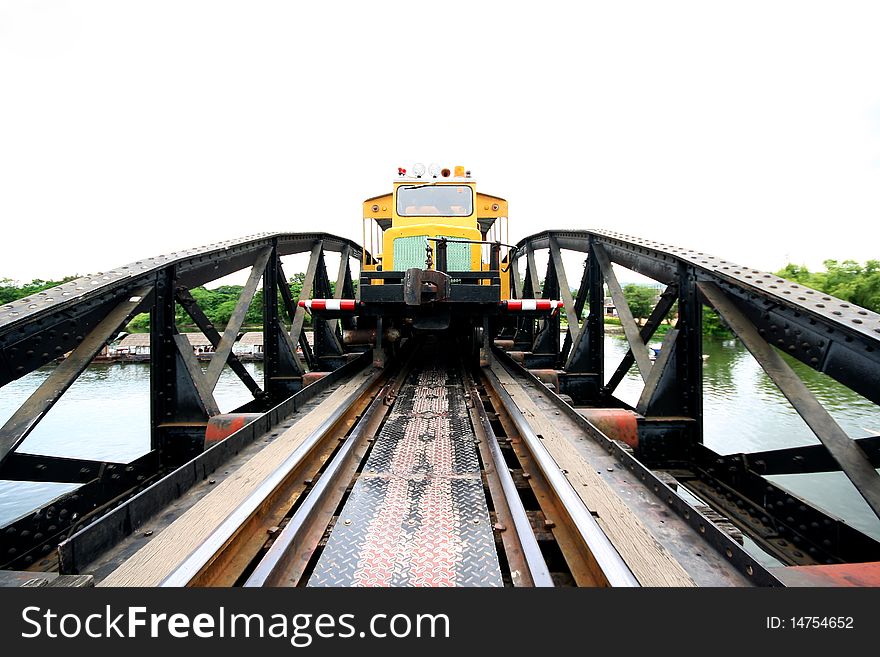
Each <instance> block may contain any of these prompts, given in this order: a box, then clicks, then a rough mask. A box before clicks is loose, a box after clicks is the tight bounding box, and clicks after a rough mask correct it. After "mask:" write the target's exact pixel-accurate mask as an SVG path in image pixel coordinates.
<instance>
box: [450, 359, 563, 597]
mask: <svg viewBox="0 0 880 657" xmlns="http://www.w3.org/2000/svg"><path fill="white" fill-rule="evenodd" d="M466 381H467V383H468V386H469V387H470V388H471V390H470V395H471V399H472V400H473V410H474V413H475V414H476V416H477V418H478V419H479V423H480V427H479V428H481V429H482V434H483V438H484V439H485V441H486V447H487V448H488V452H489V454H490V456H491V459H492V466H493V467H494V471H495V473H494V474H495V478H496V479H497V480H498V483H499V484H500V485H501V491H502V495H503V500H501V502H502V503H503V504H505V505H506V507H507V512H508V513H509V516H510V519H511V521H512V523H513V529H514V535H515V536H516V542H517V543H518V547H519V549H520V551H521V553H522V557H523V561H524V563H525V567H526V569H527V571H528V572H527V573H526V574H527V576H528V580H530V581H527V582H526V583H529V584H531V585H532V586H537V587H549V586H555V585H554V583H553V577H552V576H551V575H550V569H549V568H548V567H547V562H546V561H545V560H544V554H543V553H542V552H541V548H540V547H539V546H538V540H537V538H535V532H534V531H533V530H532V526H531V523H530V522H529V518H528V515H526V510H525V507H524V506H523V503H522V499H521V498H520V496H519V492H518V491H517V489H516V484H515V483H514V481H513V477H512V476H511V475H510V470H509V469H508V467H507V463H506V462H505V460H504V455H503V454H502V453H501V446H500V445H499V444H498V437H497V436H496V435H495V431H494V430H493V429H492V425H491V424H490V422H489V415H488V414H487V413H486V409H485V408H484V407H483V403H482V401H481V399H480V393H479V391H478V390H477V388H476V384H475V382H474V381H473V379H472V378H471V377H470V376H466ZM474 428H475V429H477V430H478V431H479V429H478V428H477V427H474ZM486 465H488V464H486ZM486 474H487V475H488V474H489V472H488V470H487V473H486ZM490 490H491V487H490ZM495 506H496V509H495V510H496V513H498V512H499V510H498V503H497V501H496V504H495ZM508 559H510V556H509V555H508ZM512 570H513V569H511V571H512ZM511 577H512V578H514V583H516V581H515V579H516V578H515V575H514V573H513V572H511Z"/></svg>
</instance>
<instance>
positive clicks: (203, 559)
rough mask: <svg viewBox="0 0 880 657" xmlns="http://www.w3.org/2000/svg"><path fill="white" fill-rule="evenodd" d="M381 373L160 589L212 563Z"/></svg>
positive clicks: (312, 435) (292, 455)
mask: <svg viewBox="0 0 880 657" xmlns="http://www.w3.org/2000/svg"><path fill="white" fill-rule="evenodd" d="M382 374H383V373H382V372H381V371H377V372H375V373H374V374H373V375H372V376H370V377H369V378H368V379H367V380H366V381H364V382H363V383H362V384H361V385H360V386H358V388H357V389H356V390H355V391H354V392H352V393H351V394H349V395H348V396H347V397H346V398H345V400H344V401H343V402H342V403H341V404H340V405H339V406H337V407H336V409H335V410H334V411H333V413H331V414H330V416H328V417H327V418H326V419H325V420H324V421H323V422H321V424H320V425H318V427H316V428H315V429H314V430H313V431H312V432H311V433H310V434H309V436H308V437H307V438H306V439H305V440H304V441H303V442H302V443H300V444H299V445H298V446H297V447H296V449H294V450H293V452H291V453H290V455H289V456H288V457H287V458H286V459H284V461H282V462H281V464H279V466H278V467H277V468H276V469H275V470H274V471H273V472H272V473H271V474H270V475H269V476H268V477H267V478H266V479H264V480H263V481H262V482H261V483H260V484H259V485H258V486H257V488H255V489H254V490H253V491H252V492H251V493H250V494H249V495H248V496H247V497H246V498H245V499H244V501H242V502H241V504H239V505H238V506H237V507H236V508H235V509H233V510H232V511H231V512H230V513H229V515H227V516H226V518H225V519H224V520H223V522H221V523H220V524H219V525H218V526H217V527H216V528H215V529H214V531H213V532H211V534H210V535H209V536H208V538H207V539H205V541H204V542H203V543H201V544H200V545H199V546H198V547H197V548H196V549H195V550H193V551H192V552H191V553H190V554H189V556H187V557H186V558H185V559H184V560H183V561H182V562H181V563H180V564H179V565H178V566H177V567H176V568H175V569H174V570H173V571H172V572H171V573H169V574H168V575H167V576H166V577H165V579H163V580H162V582H160V584H159V586H162V587H181V586H186V585H187V584H189V582H191V581H192V580H193V579H195V578H196V577H197V576H198V575H199V574H200V573H201V572H202V571H203V570H204V569H205V568H206V567H207V566H208V565H209V564H210V563H211V561H212V559H213V558H214V557H215V555H217V554H218V553H219V552H220V551H221V550H222V549H223V547H224V546H225V545H226V544H227V543H228V542H229V541H230V540H231V539H232V538H233V537H234V536H235V535H236V533H237V532H238V530H239V528H240V527H241V526H242V525H243V524H244V523H245V522H246V521H247V520H248V519H250V518H251V517H252V516H253V515H254V514H255V513H257V512H258V511H259V509H260V508H261V507H262V505H263V504H264V502H265V500H266V499H268V498H270V497H271V496H272V494H273V492H274V491H275V490H276V489H277V488H278V487H279V486H281V485H282V484H283V482H284V481H285V480H286V479H287V478H288V477H289V476H291V474H293V473H294V472H295V471H296V469H297V466H298V465H299V464H300V463H301V462H303V460H304V459H305V458H306V457H307V456H308V454H309V453H311V452H312V450H314V449H315V448H316V447H317V446H318V445H319V444H321V443H322V442H323V441H324V439H325V438H326V437H327V435H328V434H329V433H330V432H331V431H332V430H333V428H334V427H335V426H336V425H337V424H338V422H339V421H340V420H341V419H342V418H343V417H344V416H345V414H346V413H347V412H348V411H349V410H350V409H351V408H352V407H353V406H354V405H355V404H356V403H357V402H358V401H359V400H360V399H362V398H363V396H364V395H366V394H367V393H368V391H369V390H370V389H371V388H373V387H374V386H375V384H376V381H377V380H378V379H379V377H381V376H382Z"/></svg>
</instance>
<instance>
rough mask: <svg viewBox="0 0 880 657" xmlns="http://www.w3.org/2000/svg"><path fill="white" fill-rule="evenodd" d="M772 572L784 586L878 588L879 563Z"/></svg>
mask: <svg viewBox="0 0 880 657" xmlns="http://www.w3.org/2000/svg"><path fill="white" fill-rule="evenodd" d="M773 572H774V573H775V574H776V576H777V577H778V578H779V579H780V580H782V582H783V583H784V584H785V585H786V586H880V561H871V562H866V563H845V564H834V565H831V566H790V567H788V568H774V569H773Z"/></svg>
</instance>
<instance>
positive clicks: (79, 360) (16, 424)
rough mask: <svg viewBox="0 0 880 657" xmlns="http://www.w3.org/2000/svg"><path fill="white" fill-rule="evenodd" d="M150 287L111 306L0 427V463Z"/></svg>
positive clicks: (149, 290) (133, 310)
mask: <svg viewBox="0 0 880 657" xmlns="http://www.w3.org/2000/svg"><path fill="white" fill-rule="evenodd" d="M152 289H153V288H152V286H144V287H141V288H138V289H136V290H134V291H133V292H132V293H131V294H130V295H129V296H128V298H127V299H125V300H124V301H122V302H121V303H119V304H118V305H117V306H116V307H115V308H113V309H112V310H111V311H110V312H109V313H108V314H107V316H106V317H104V319H102V320H101V321H100V322H99V323H98V324H97V326H95V328H94V329H92V331H91V332H90V333H89V334H88V335H87V336H86V337H85V339H84V340H83V341H82V342H80V343H79V345H78V346H77V347H76V348H75V349H74V350H73V351H72V352H71V353H70V355H69V356H68V357H67V358H65V359H64V360H63V361H61V363H60V364H59V365H58V367H56V368H55V369H54V370H53V371H52V373H51V374H50V375H49V376H48V377H46V379H45V380H44V381H43V383H42V384H41V385H40V387H39V388H37V389H36V390H35V391H34V392H33V393H32V394H31V396H30V397H28V398H27V400H26V401H25V402H24V404H22V405H21V406H20V407H19V408H18V410H17V411H16V412H15V413H14V414H13V415H12V417H11V418H9V420H7V422H6V424H4V425H3V428H2V429H0V463H2V462H3V461H4V460H6V457H7V456H8V455H9V454H10V452H12V451H14V450H15V449H16V448H17V447H18V446H19V445H20V444H21V443H22V442H23V441H24V439H25V438H27V436H28V434H30V432H31V431H33V429H34V427H36V426H37V423H39V422H40V420H42V419H43V418H44V417H45V416H46V413H48V412H49V410H50V409H51V408H52V406H54V405H55V402H57V401H58V400H59V399H60V398H61V396H62V395H63V394H64V393H65V392H66V391H67V389H68V388H69V387H70V386H71V385H72V384H73V382H74V381H76V379H77V377H79V375H80V374H82V373H83V370H85V368H86V367H87V366H88V364H89V363H91V362H92V359H93V358H94V357H95V356H96V355H97V354H98V352H99V351H101V348H102V347H103V346H104V345H105V344H106V343H107V341H108V340H109V339H110V338H112V337H113V334H114V333H115V332H116V331H118V330H119V327H121V326H122V325H123V324H125V323H126V322H127V321H128V320H129V318H130V317H131V316H132V315H133V314H134V313H135V311H136V310H137V309H138V307H140V306H141V305H143V302H144V299H145V298H146V297H147V296H148V295H149V294H150V293H151V292H152Z"/></svg>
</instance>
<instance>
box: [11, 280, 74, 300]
mask: <svg viewBox="0 0 880 657" xmlns="http://www.w3.org/2000/svg"><path fill="white" fill-rule="evenodd" d="M75 278H79V277H78V276H65V277H64V278H62V279H61V280H60V281H44V280H43V279H41V278H35V279H34V280H32V281H31V282H30V283H24V284H22V285H19V284H17V283H16V282H15V281H13V280H12V279H11V278H0V304H2V303H9V302H10V301H16V300H18V299H24V298H25V297H27V296H30V295H31V294H36V293H37V292H42V291H43V290H48V289H49V288H50V287H55V286H56V285H61V284H62V283H67V282H69V281H72V280H73V279H75Z"/></svg>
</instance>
